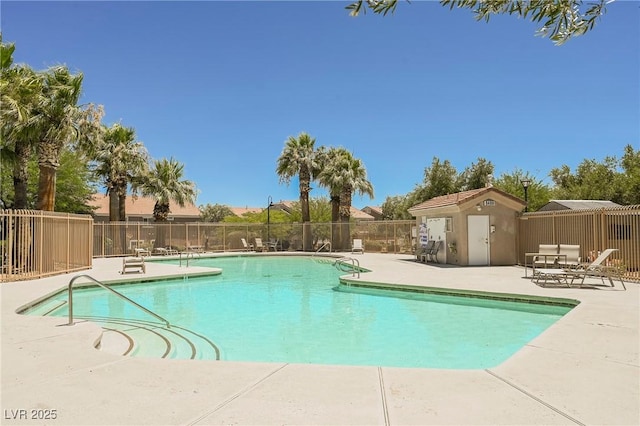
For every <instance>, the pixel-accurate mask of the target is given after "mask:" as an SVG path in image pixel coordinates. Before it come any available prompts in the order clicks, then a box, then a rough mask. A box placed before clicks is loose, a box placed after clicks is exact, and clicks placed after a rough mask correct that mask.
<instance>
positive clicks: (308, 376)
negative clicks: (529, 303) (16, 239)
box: [0, 253, 640, 425]
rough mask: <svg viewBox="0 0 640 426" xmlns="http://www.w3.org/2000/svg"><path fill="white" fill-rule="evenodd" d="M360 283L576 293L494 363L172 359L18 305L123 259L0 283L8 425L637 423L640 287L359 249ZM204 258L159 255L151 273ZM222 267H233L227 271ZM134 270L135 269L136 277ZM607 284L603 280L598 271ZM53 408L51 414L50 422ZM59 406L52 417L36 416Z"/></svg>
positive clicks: (109, 275)
mask: <svg viewBox="0 0 640 426" xmlns="http://www.w3.org/2000/svg"><path fill="white" fill-rule="evenodd" d="M354 257H356V258H357V259H358V260H359V261H360V264H361V266H363V267H365V268H367V269H370V270H372V272H369V273H363V274H362V275H361V278H360V280H362V281H367V282H386V283H396V284H407V285H420V286H430V287H444V288H451V289H465V290H478V291H489V292H496V293H510V294H523V295H534V296H542V297H558V298H564V299H574V300H578V301H580V304H579V305H578V306H577V307H576V308H574V309H573V310H572V311H571V312H569V313H568V314H567V315H565V316H564V317H563V318H561V319H560V320H559V321H558V322H557V323H555V324H554V325H553V326H552V327H550V328H549V329H548V330H547V331H545V332H544V333H543V334H541V335H540V336H538V337H537V338H536V339H534V340H533V341H531V342H530V343H529V344H528V345H526V346H525V347H524V348H523V349H522V350H520V351H519V352H518V353H516V354H515V355H514V356H513V357H511V358H510V359H508V360H507V361H506V362H504V363H503V364H501V365H499V366H497V367H495V368H490V369H486V370H437V369H410V368H389V367H351V366H332V365H308V364H287V363H248V362H231V361H191V360H163V359H145V358H133V357H122V356H117V355H113V354H110V353H106V352H104V351H99V350H96V349H94V344H95V343H96V342H97V341H98V340H99V338H100V335H101V329H100V328H99V327H98V326H97V325H95V324H92V323H89V322H79V323H77V324H76V325H74V326H66V322H67V320H66V318H60V317H36V316H26V315H19V314H17V313H16V310H18V309H19V308H20V307H21V306H24V305H26V304H29V303H30V302H32V301H34V300H35V299H38V298H41V297H42V296H44V295H47V294H50V293H52V292H55V291H57V290H59V289H62V288H66V286H67V285H68V283H69V281H70V279H71V278H72V277H74V276H75V275H79V274H82V273H87V274H89V275H91V276H92V277H94V278H96V279H98V280H101V281H111V280H118V279H122V278H123V276H122V275H119V274H118V272H117V271H119V270H120V269H121V267H122V260H121V259H94V262H93V268H92V269H91V270H88V271H85V272H80V273H78V274H67V275H61V276H56V277H50V278H45V279H39V280H33V281H23V282H11V283H2V284H0V295H1V297H2V300H1V307H2V312H1V314H2V329H1V334H0V338H1V340H2V342H1V344H2V351H1V352H0V356H1V367H2V372H1V374H2V376H1V379H2V380H1V383H2V384H1V391H2V393H1V394H0V398H1V399H0V400H1V415H2V422H1V423H2V424H6V425H14V424H15V425H18V424H50V425H55V424H59V425H97V424H101V425H144V424H149V425H174V424H180V425H207V424H242V425H247V424H260V425H263V424H264V425H274V424H305V425H306V424H322V425H325V424H326V425H329V424H331V425H409V424H413V425H427V424H437V425H443V424H451V425H462V424H465V425H478V424H505V425H514V424H518V425H523V424H545V425H553V424H592V425H638V424H640V391H639V389H640V357H639V350H640V291H639V290H640V289H639V287H640V286H639V285H638V284H637V283H626V290H624V289H623V288H622V286H621V285H620V283H619V282H617V283H616V286H615V288H613V289H612V288H610V287H604V286H597V289H593V288H591V289H590V288H582V289H579V288H566V287H565V288H560V287H550V288H543V287H539V286H538V285H536V284H535V283H532V282H531V280H530V279H525V278H524V269H523V268H521V267H464V268H459V267H450V266H442V265H434V264H428V265H425V264H421V263H417V262H414V261H412V260H411V259H412V257H411V256H410V255H392V254H369V253H366V254H363V255H360V254H358V255H355V256H354ZM205 270H206V268H201V267H197V266H196V267H194V266H192V267H190V268H179V267H177V266H172V265H165V264H158V263H153V262H149V263H148V264H147V273H146V274H144V276H146V277H151V276H163V275H168V274H178V275H180V276H182V275H184V274H185V273H187V272H188V273H190V274H191V273H198V272H203V271H205ZM223 273H224V271H223ZM139 277H140V275H139V274H128V276H127V278H130V279H134V280H135V279H136V278H139ZM594 282H597V281H594ZM54 413H55V419H52V417H53V416H54ZM47 415H48V416H49V420H44V419H41V418H38V417H45V416H47Z"/></svg>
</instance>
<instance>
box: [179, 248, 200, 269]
mask: <svg viewBox="0 0 640 426" xmlns="http://www.w3.org/2000/svg"><path fill="white" fill-rule="evenodd" d="M196 254H197V255H198V257H197V258H198V259H200V253H198V252H194V251H185V252H180V267H182V255H184V259H185V263H186V267H187V268H188V267H189V259H192V260H195V259H196V256H195V255H196Z"/></svg>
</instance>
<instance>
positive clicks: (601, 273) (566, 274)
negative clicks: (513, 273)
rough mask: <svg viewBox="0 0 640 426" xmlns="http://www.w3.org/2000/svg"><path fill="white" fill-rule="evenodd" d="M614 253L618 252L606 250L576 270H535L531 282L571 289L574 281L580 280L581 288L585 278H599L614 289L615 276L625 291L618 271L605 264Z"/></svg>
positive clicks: (616, 268)
mask: <svg viewBox="0 0 640 426" xmlns="http://www.w3.org/2000/svg"><path fill="white" fill-rule="evenodd" d="M616 251H618V249H606V250H605V251H603V252H602V253H600V255H599V256H598V257H597V258H596V260H594V261H593V262H591V263H589V264H583V265H579V266H578V267H576V268H565V269H545V268H543V269H537V270H536V275H535V276H534V277H533V280H534V281H535V282H536V283H539V282H540V280H544V281H545V283H546V282H547V281H549V280H551V281H555V282H558V283H565V284H566V285H567V287H571V285H572V284H573V282H574V281H575V280H576V279H580V287H581V288H582V286H583V285H584V281H585V279H586V278H587V277H591V278H600V279H601V280H602V284H605V282H604V279H605V278H606V279H607V280H608V281H609V284H611V287H614V283H613V278H614V277H615V276H617V277H618V279H620V283H621V284H622V287H623V288H624V289H625V290H626V289H627V287H626V286H625V284H624V281H623V279H622V274H621V272H620V269H619V268H618V267H616V266H609V265H606V264H605V261H606V260H607V258H608V257H609V256H610V255H611V254H612V253H614V252H616ZM569 279H571V281H569Z"/></svg>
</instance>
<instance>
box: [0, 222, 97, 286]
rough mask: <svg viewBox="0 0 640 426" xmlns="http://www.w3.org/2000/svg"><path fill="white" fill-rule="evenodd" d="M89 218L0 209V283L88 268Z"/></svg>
mask: <svg viewBox="0 0 640 426" xmlns="http://www.w3.org/2000/svg"><path fill="white" fill-rule="evenodd" d="M92 241H93V218H92V217H91V216H88V215H74V214H67V213H54V212H44V211H37V210H0V261H1V264H0V281H2V282H4V281H18V280H26V279H33V278H41V277H46V276H49V275H55V274H60V273H65V272H72V271H80V270H85V269H89V268H91V259H92V258H93V251H92V248H93V246H92Z"/></svg>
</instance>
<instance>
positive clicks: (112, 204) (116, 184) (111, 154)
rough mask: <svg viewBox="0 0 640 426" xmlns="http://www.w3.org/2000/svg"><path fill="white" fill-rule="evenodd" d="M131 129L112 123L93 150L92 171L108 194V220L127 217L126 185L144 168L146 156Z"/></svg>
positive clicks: (144, 150) (143, 148)
mask: <svg viewBox="0 0 640 426" xmlns="http://www.w3.org/2000/svg"><path fill="white" fill-rule="evenodd" d="M135 139H136V134H135V130H134V129H133V128H131V127H124V126H122V125H120V124H114V125H113V126H111V127H110V128H105V129H104V132H103V137H102V140H101V141H100V142H98V143H97V146H96V147H95V153H94V159H95V161H96V169H95V172H96V174H97V175H98V176H100V177H101V178H102V179H103V183H104V185H105V187H106V188H107V194H108V195H109V220H110V221H124V220H126V218H127V213H126V210H125V202H126V198H127V190H128V187H129V184H130V183H132V182H133V181H134V180H135V179H137V178H139V177H140V176H143V175H144V174H145V173H146V172H147V169H148V161H149V154H148V153H147V150H146V148H145V147H144V145H143V144H142V143H141V142H137V141H136V140H135Z"/></svg>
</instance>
